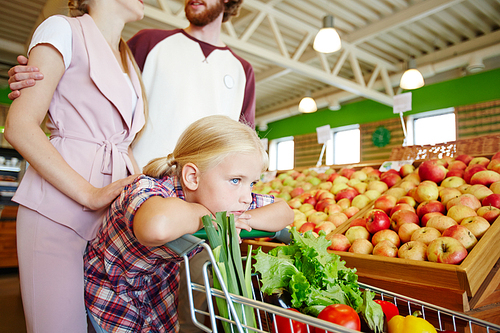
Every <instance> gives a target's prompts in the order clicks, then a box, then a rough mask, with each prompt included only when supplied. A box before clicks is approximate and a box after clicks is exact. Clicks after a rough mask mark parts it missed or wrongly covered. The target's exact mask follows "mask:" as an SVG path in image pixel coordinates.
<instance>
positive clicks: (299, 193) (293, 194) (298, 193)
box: [290, 186, 304, 198]
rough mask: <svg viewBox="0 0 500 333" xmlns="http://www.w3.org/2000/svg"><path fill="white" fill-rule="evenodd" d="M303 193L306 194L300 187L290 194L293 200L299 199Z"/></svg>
mask: <svg viewBox="0 0 500 333" xmlns="http://www.w3.org/2000/svg"><path fill="white" fill-rule="evenodd" d="M302 193H304V189H303V188H302V187H300V186H299V187H296V188H294V189H293V190H292V191H291V192H290V195H291V196H292V198H295V197H298V196H299V195H301V194H302Z"/></svg>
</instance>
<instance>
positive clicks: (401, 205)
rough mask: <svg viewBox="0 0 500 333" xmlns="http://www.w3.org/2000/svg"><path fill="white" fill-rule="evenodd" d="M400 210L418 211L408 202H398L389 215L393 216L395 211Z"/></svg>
mask: <svg viewBox="0 0 500 333" xmlns="http://www.w3.org/2000/svg"><path fill="white" fill-rule="evenodd" d="M398 210H410V211H412V212H416V211H415V208H413V206H411V205H409V204H406V203H398V204H396V206H394V207H393V208H392V209H391V212H390V213H389V215H390V216H391V217H392V215H394V213H395V212H397V211H398Z"/></svg>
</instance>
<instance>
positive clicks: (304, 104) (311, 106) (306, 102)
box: [299, 93, 318, 113]
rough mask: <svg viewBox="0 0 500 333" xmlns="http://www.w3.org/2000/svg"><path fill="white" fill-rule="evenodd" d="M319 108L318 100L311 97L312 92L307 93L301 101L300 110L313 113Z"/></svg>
mask: <svg viewBox="0 0 500 333" xmlns="http://www.w3.org/2000/svg"><path fill="white" fill-rule="evenodd" d="M317 110H318V107H317V106H316V101H315V100H314V99H313V98H312V97H311V94H310V93H307V94H306V96H305V97H304V98H302V100H301V101H300V103H299V111H300V112H302V113H313V112H316V111H317Z"/></svg>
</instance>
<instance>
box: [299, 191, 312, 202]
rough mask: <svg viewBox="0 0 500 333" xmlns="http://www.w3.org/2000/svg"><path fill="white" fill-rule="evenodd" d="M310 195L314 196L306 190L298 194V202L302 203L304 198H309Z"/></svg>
mask: <svg viewBox="0 0 500 333" xmlns="http://www.w3.org/2000/svg"><path fill="white" fill-rule="evenodd" d="M310 197H313V198H314V195H313V194H312V193H311V192H310V191H307V192H304V193H302V194H301V195H299V196H298V197H297V198H299V200H300V202H302V203H304V202H305V201H306V199H309V198H310Z"/></svg>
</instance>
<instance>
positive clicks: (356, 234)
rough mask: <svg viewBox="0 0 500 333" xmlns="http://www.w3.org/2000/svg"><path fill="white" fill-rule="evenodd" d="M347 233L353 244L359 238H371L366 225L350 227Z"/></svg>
mask: <svg viewBox="0 0 500 333" xmlns="http://www.w3.org/2000/svg"><path fill="white" fill-rule="evenodd" d="M345 235H346V237H347V238H348V239H349V242H351V245H352V243H353V242H354V241H355V240H356V239H358V238H364V239H369V238H370V233H369V232H368V230H366V228H365V227H362V226H355V227H350V228H349V229H347V231H346V232H345Z"/></svg>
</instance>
